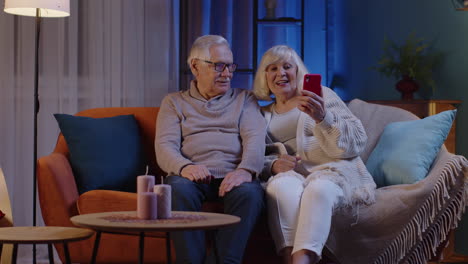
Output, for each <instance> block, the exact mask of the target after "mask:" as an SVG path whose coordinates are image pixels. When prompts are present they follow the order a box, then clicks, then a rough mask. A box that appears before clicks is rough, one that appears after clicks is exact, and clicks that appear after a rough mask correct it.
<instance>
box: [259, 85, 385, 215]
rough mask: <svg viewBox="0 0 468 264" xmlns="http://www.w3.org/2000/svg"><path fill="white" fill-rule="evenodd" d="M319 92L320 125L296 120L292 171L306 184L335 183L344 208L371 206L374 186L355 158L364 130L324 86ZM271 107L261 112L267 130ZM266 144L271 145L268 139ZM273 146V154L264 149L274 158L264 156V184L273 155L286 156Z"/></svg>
mask: <svg viewBox="0 0 468 264" xmlns="http://www.w3.org/2000/svg"><path fill="white" fill-rule="evenodd" d="M322 91H323V98H324V100H325V108H326V115H325V118H324V119H323V121H322V122H320V123H318V124H316V123H315V121H314V120H313V119H312V118H311V117H310V116H309V115H307V114H305V113H303V112H301V115H300V117H299V120H298V124H297V130H296V141H297V153H296V154H297V155H299V156H300V157H301V160H302V161H301V163H300V164H301V165H302V166H300V168H298V169H297V170H296V171H297V172H299V173H301V174H302V175H304V176H305V177H307V179H306V180H307V181H310V180H314V179H316V178H326V179H328V180H331V181H333V182H334V183H336V184H337V185H338V186H340V187H341V188H342V189H343V192H344V200H343V203H342V205H344V206H353V205H358V204H370V203H373V202H374V201H375V188H376V184H375V182H374V180H373V179H372V176H371V175H370V174H369V172H368V171H367V169H366V166H365V165H364V163H363V161H362V160H361V158H360V157H359V154H360V153H361V152H362V151H363V150H364V147H365V145H366V141H367V135H366V132H365V130H364V127H363V126H362V123H361V121H360V120H359V119H357V118H356V117H355V116H354V115H353V114H352V113H351V111H350V110H349V109H348V107H347V106H346V105H345V103H344V102H343V101H342V100H341V99H340V98H339V97H338V95H336V93H335V92H333V91H332V90H331V89H329V88H327V87H324V86H322ZM272 107H273V105H269V106H267V107H264V108H263V109H262V110H263V113H264V116H265V119H266V121H267V126H268V127H269V124H270V121H271V113H272ZM267 143H268V144H272V143H274V142H273V141H272V140H271V138H270V137H269V136H268V135H267ZM271 146H272V145H270V147H271ZM273 146H276V149H275V150H272V148H267V151H269V150H270V152H273V153H275V154H276V155H271V154H272V153H267V155H268V156H267V157H266V159H265V168H264V170H263V179H264V180H267V179H268V178H269V177H270V176H271V165H272V164H273V162H274V161H275V160H276V159H277V154H286V153H284V151H285V148H284V146H281V144H278V143H275V144H273ZM278 146H279V147H278Z"/></svg>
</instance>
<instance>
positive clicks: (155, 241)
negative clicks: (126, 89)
mask: <svg viewBox="0 0 468 264" xmlns="http://www.w3.org/2000/svg"><path fill="white" fill-rule="evenodd" d="M158 111H159V108H157V107H115V108H96V109H89V110H85V111H82V112H79V113H77V114H76V115H78V116H88V117H94V118H102V117H111V116H117V115H129V114H133V115H134V116H135V118H136V120H137V122H138V124H139V127H140V132H141V133H142V138H143V144H144V148H145V151H146V154H147V155H148V157H149V158H150V161H151V163H150V165H149V166H150V174H152V175H157V176H159V175H165V174H164V172H163V171H161V169H160V168H159V167H158V165H157V164H156V158H155V152H154V135H155V126H156V117H157V114H158ZM37 168H38V169H37V179H38V189H39V201H40V205H41V210H42V216H43V218H44V222H45V224H46V225H47V226H73V224H72V223H71V222H70V217H72V216H75V215H78V214H86V213H96V212H107V211H132V210H136V194H135V193H128V192H119V191H108V190H93V191H88V192H85V193H83V194H82V195H79V194H78V190H77V185H76V183H75V178H74V176H73V172H72V169H71V166H70V163H69V158H68V147H67V144H66V142H65V139H64V137H63V135H62V134H60V135H59V137H58V140H57V144H56V146H55V149H54V151H53V153H51V154H50V155H47V156H44V157H41V158H40V159H39V160H38V167H37ZM156 178H159V177H156ZM203 210H204V211H213V212H222V206H221V204H219V203H206V204H205V205H204V208H203ZM93 245H94V237H92V238H91V239H88V240H85V241H80V242H74V243H71V244H70V245H69V250H70V256H71V260H72V262H74V263H77V262H78V263H88V262H89V260H90V259H91V254H92V249H93ZM56 249H57V252H58V254H59V256H60V258H61V260H62V261H64V260H65V259H64V251H63V247H62V246H61V245H60V244H57V245H56ZM165 252H166V246H165V233H157V232H156V233H152V234H150V235H149V237H147V238H146V240H145V263H166V253H165ZM172 256H173V257H174V258H175V253H174V252H173V254H172ZM137 260H138V236H130V235H118V234H104V233H103V235H102V236H101V243H100V247H99V251H98V257H97V262H98V263H136V262H137ZM279 262H280V259H279V258H278V257H277V256H276V254H275V249H274V244H273V241H272V240H271V238H270V236H269V233H268V230H267V225H266V222H265V218H264V216H263V217H262V219H261V220H260V221H259V224H258V225H257V228H256V229H255V230H254V233H253V234H252V236H251V239H250V241H249V244H248V246H247V249H246V252H245V255H244V263H279Z"/></svg>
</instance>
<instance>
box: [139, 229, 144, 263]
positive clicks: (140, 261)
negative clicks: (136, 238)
mask: <svg viewBox="0 0 468 264" xmlns="http://www.w3.org/2000/svg"><path fill="white" fill-rule="evenodd" d="M139 250H140V253H139V254H138V263H139V264H143V262H144V258H145V232H140V243H139Z"/></svg>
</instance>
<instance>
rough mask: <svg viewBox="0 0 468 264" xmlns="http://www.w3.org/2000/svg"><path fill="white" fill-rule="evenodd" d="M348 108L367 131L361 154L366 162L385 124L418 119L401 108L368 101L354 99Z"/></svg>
mask: <svg viewBox="0 0 468 264" xmlns="http://www.w3.org/2000/svg"><path fill="white" fill-rule="evenodd" d="M348 108H349V109H350V110H351V112H353V114H354V115H355V116H356V117H357V118H359V119H360V120H361V122H362V125H363V126H364V128H365V130H366V133H367V137H368V140H367V145H366V148H365V149H364V152H363V153H362V154H361V159H362V160H363V161H364V162H366V161H367V158H369V155H370V153H371V152H372V150H373V149H374V148H375V146H376V145H377V142H378V140H379V138H380V135H381V134H382V132H383V130H384V128H385V126H386V125H387V124H389V123H392V122H398V121H406V120H416V119H419V117H417V116H416V115H414V114H412V113H411V112H408V111H406V110H403V109H401V108H397V107H393V106H386V105H378V104H372V103H367V102H364V101H362V100H359V99H354V100H352V101H351V102H349V104H348Z"/></svg>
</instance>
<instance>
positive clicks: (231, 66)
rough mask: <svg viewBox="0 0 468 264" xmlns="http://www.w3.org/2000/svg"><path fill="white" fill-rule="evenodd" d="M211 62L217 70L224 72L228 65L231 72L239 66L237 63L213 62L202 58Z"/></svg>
mask: <svg viewBox="0 0 468 264" xmlns="http://www.w3.org/2000/svg"><path fill="white" fill-rule="evenodd" d="M201 61H204V62H206V63H209V64H213V65H214V70H215V71H217V72H223V71H224V69H226V67H227V68H228V70H229V72H235V71H236V68H237V64H235V63H222V62H212V61H207V60H201Z"/></svg>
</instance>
